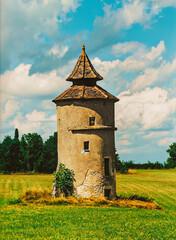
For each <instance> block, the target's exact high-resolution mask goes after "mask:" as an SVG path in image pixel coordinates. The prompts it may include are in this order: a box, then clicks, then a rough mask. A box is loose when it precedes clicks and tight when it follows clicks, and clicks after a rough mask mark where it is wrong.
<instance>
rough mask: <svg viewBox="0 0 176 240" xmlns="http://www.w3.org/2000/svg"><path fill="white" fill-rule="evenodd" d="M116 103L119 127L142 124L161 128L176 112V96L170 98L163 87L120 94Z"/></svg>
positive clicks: (144, 126) (147, 127) (145, 126)
mask: <svg viewBox="0 0 176 240" xmlns="http://www.w3.org/2000/svg"><path fill="white" fill-rule="evenodd" d="M118 98H120V101H119V102H118V103H116V125H117V127H118V128H119V129H121V128H125V127H126V126H131V127H132V126H136V124H141V125H142V128H143V129H151V128H159V127H160V126H161V124H162V123H163V122H165V121H166V120H167V119H168V117H169V116H170V115H171V114H173V113H175V112H176V98H172V99H168V92H167V91H166V90H164V89H161V88H158V87H156V88H153V89H151V88H147V89H145V90H144V91H141V92H137V93H134V94H133V93H131V91H125V92H122V93H120V94H119V96H118Z"/></svg>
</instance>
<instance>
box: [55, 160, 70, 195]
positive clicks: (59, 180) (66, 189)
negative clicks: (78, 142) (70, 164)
mask: <svg viewBox="0 0 176 240" xmlns="http://www.w3.org/2000/svg"><path fill="white" fill-rule="evenodd" d="M54 175H55V178H54V183H55V185H56V189H57V192H58V191H60V193H61V194H63V195H64V196H65V197H67V196H70V195H72V194H73V192H74V185H73V183H74V181H75V178H74V176H75V174H74V171H73V170H70V169H68V168H66V167H65V165H64V164H63V163H60V164H59V169H58V171H57V172H56V173H54Z"/></svg>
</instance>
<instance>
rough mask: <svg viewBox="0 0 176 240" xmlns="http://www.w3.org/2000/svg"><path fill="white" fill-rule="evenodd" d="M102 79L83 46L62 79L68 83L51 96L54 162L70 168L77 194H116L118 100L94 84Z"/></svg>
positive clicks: (102, 195) (110, 195) (98, 195)
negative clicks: (54, 120) (55, 133)
mask: <svg viewBox="0 0 176 240" xmlns="http://www.w3.org/2000/svg"><path fill="white" fill-rule="evenodd" d="M102 79H103V78H102V76H100V74H98V73H97V72H96V70H95V69H94V67H93V65H92V63H91V62H90V60H89V58H88V56H87V54H86V52H85V46H84V45H83V46H82V53H81V55H80V56H79V59H78V61H77V63H76V65H75V67H74V69H73V71H72V73H71V74H70V75H69V76H68V77H67V79H66V81H70V82H72V86H71V87H69V88H68V89H67V90H66V91H65V92H63V93H62V94H60V95H59V96H58V97H56V98H55V99H53V102H54V103H55V104H56V108H57V131H58V163H64V164H65V165H66V167H68V168H69V169H73V170H74V172H75V179H76V182H75V189H76V190H75V195H76V196H77V197H91V196H94V197H107V198H114V197H115V196H116V169H115V143H114V131H115V130H116V128H115V126H114V103H115V102H117V101H118V100H119V99H118V98H116V97H115V96H113V95H111V94H110V93H109V92H107V91H106V90H104V89H103V88H101V87H100V86H98V85H97V81H100V80H102Z"/></svg>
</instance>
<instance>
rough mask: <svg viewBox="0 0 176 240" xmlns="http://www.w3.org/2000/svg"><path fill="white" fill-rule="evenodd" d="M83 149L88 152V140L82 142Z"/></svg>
mask: <svg viewBox="0 0 176 240" xmlns="http://www.w3.org/2000/svg"><path fill="white" fill-rule="evenodd" d="M84 151H85V152H89V141H86V142H84Z"/></svg>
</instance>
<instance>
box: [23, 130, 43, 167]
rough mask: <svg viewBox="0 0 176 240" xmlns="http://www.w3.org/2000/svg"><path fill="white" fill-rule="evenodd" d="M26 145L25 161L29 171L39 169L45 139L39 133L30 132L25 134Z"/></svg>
mask: <svg viewBox="0 0 176 240" xmlns="http://www.w3.org/2000/svg"><path fill="white" fill-rule="evenodd" d="M23 136H24V140H25V142H26V144H27V146H26V156H25V161H26V162H27V168H28V171H38V169H39V166H40V165H41V162H42V160H43V140H42V137H41V136H40V135H39V134H38V133H28V134H25V135H23Z"/></svg>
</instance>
